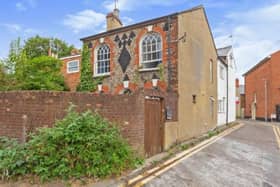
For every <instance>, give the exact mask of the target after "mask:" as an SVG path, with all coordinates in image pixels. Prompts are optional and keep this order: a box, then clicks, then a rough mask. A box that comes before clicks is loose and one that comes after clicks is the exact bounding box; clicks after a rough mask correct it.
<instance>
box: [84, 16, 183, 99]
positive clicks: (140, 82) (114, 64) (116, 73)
mask: <svg viewBox="0 0 280 187" xmlns="http://www.w3.org/2000/svg"><path fill="white" fill-rule="evenodd" d="M165 24H166V20H165V21H161V22H156V23H154V24H152V25H147V26H146V27H143V26H141V27H139V28H131V29H130V30H127V31H125V32H118V33H114V34H108V35H106V36H104V37H98V38H95V39H93V40H88V41H86V42H87V43H92V48H91V64H92V67H94V65H93V63H94V61H95V53H96V52H95V51H96V49H97V48H98V47H99V46H100V45H101V44H106V45H108V46H109V47H110V63H111V64H110V76H104V77H103V85H105V86H107V87H108V88H109V92H110V93H112V94H120V93H121V91H122V90H120V88H121V87H122V84H123V83H122V82H123V78H124V75H125V74H127V75H128V76H129V79H130V81H131V82H132V83H133V84H134V85H135V86H134V87H137V88H138V89H142V88H144V87H146V86H145V84H146V83H147V82H150V81H151V80H152V75H153V73H156V74H158V75H159V74H160V72H159V70H152V71H141V67H140V49H139V46H140V42H141V39H142V38H143V37H144V36H145V35H146V34H148V33H149V32H156V33H159V34H160V35H161V37H162V42H163V45H162V47H163V62H162V64H163V77H162V82H163V84H161V85H162V86H161V89H162V90H163V91H166V88H167V86H166V85H167V84H168V72H170V74H171V75H170V77H171V81H170V85H171V87H172V88H173V90H174V91H176V90H177V87H178V77H177V59H178V57H177V55H178V54H177V43H176V42H170V45H169V47H170V49H171V52H170V61H171V66H170V69H171V71H168V63H167V61H168V43H167V34H168V31H164V27H165ZM171 25H172V26H171V28H170V35H171V40H172V41H175V40H176V39H177V37H178V25H177V19H175V18H174V19H172V22H171ZM148 27H150V28H152V29H151V30H150V31H149V28H148ZM131 32H134V33H135V35H136V36H135V38H134V39H133V40H132V42H131V45H129V46H128V45H127V46H126V48H127V50H128V52H129V54H130V56H131V60H130V64H129V66H128V68H127V70H126V72H125V73H123V72H122V70H121V66H120V64H119V63H118V58H119V56H120V54H121V50H122V48H120V47H119V46H118V42H116V41H115V37H116V36H119V37H120V38H122V36H123V35H124V34H126V35H127V36H129V35H130V33H131ZM101 42H103V43H101Z"/></svg>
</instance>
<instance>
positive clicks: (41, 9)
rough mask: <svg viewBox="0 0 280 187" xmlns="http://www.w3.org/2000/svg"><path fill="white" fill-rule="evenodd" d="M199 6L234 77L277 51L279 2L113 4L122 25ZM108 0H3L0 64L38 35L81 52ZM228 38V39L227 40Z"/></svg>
mask: <svg viewBox="0 0 280 187" xmlns="http://www.w3.org/2000/svg"><path fill="white" fill-rule="evenodd" d="M198 5H203V6H204V7H205V9H206V13H207V17H208V19H209V23H210V27H211V29H212V33H213V36H214V39H215V42H216V46H217V47H218V48H219V47H224V46H227V45H233V50H234V51H233V52H234V57H235V60H236V65H237V72H236V73H237V77H238V78H240V79H241V82H243V80H242V74H243V73H245V72H246V71H247V70H249V69H250V68H251V67H252V66H254V65H255V64H257V63H258V62H259V61H260V60H261V59H263V58H265V57H266V56H268V55H270V54H271V53H273V52H275V51H277V50H279V49H280V34H279V33H280V0H265V1H264V0H219V1H217V0H141V1H139V0H118V8H119V9H120V16H121V20H122V21H123V23H124V24H125V25H129V24H133V23H137V22H140V21H144V20H148V19H152V18H156V17H159V16H164V15H168V14H171V13H175V12H180V11H183V10H186V9H190V8H192V7H195V6H198ZM113 8H114V0H105V1H101V0H79V1H77V0H9V1H3V2H2V3H1V6H0V58H5V57H6V56H7V55H8V51H9V43H10V42H11V40H14V39H16V38H17V37H21V38H22V40H26V39H27V38H29V37H32V36H35V35H37V34H38V35H40V36H46V37H57V38H60V39H62V40H64V41H66V42H67V43H69V44H73V45H75V46H76V47H77V48H80V47H81V45H82V44H81V42H80V38H82V37H86V36H89V35H93V34H97V33H99V32H102V31H105V17H106V14H107V13H108V12H111V11H112V9H113ZM230 36H232V37H230Z"/></svg>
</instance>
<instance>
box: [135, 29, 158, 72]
mask: <svg viewBox="0 0 280 187" xmlns="http://www.w3.org/2000/svg"><path fill="white" fill-rule="evenodd" d="M140 45H141V47H140V50H141V53H140V54H141V65H142V67H143V68H144V69H148V68H156V67H157V66H158V64H160V63H161V62H162V39H161V36H160V34H158V33H149V34H147V35H145V36H144V38H143V39H142V42H141V44H140Z"/></svg>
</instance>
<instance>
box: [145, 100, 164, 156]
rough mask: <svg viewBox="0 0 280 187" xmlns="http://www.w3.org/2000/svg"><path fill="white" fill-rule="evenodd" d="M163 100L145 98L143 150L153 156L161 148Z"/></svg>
mask: <svg viewBox="0 0 280 187" xmlns="http://www.w3.org/2000/svg"><path fill="white" fill-rule="evenodd" d="M164 116H165V115H164V102H163V99H161V98H158V97H146V99H145V152H146V156H153V155H155V154H157V153H160V152H162V150H163V133H164V120H165V117H164Z"/></svg>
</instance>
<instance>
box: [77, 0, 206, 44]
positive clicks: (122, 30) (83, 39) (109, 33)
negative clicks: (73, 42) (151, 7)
mask: <svg viewBox="0 0 280 187" xmlns="http://www.w3.org/2000/svg"><path fill="white" fill-rule="evenodd" d="M198 9H203V10H204V7H203V6H202V5H199V6H196V7H193V8H191V9H188V10H185V11H181V12H177V13H173V14H169V15H166V16H162V17H158V18H154V19H150V20H146V21H143V22H139V23H136V24H132V25H128V26H124V27H120V28H117V29H113V30H109V31H105V32H102V33H99V34H95V35H91V36H88V37H84V38H81V39H80V40H81V41H87V40H93V39H96V38H100V37H104V36H107V35H111V34H115V33H119V32H125V31H127V30H130V29H132V28H135V27H143V26H147V25H151V24H153V23H155V22H160V21H164V20H166V19H168V18H170V17H171V18H172V17H177V15H178V14H182V13H186V12H191V11H194V10H198ZM207 22H208V20H207ZM208 25H209V23H208ZM209 28H210V27H209Z"/></svg>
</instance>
